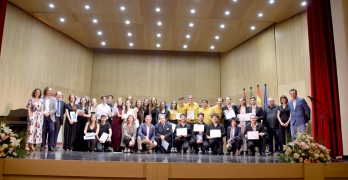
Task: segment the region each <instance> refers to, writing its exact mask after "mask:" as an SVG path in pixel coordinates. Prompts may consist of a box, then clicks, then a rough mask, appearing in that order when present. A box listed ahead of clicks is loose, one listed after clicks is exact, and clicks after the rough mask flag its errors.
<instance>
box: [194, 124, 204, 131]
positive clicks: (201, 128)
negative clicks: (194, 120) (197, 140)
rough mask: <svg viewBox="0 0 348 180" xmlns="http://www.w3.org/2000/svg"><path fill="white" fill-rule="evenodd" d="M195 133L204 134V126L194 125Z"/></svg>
mask: <svg viewBox="0 0 348 180" xmlns="http://www.w3.org/2000/svg"><path fill="white" fill-rule="evenodd" d="M193 131H194V132H199V131H202V132H204V125H203V124H194V125H193Z"/></svg>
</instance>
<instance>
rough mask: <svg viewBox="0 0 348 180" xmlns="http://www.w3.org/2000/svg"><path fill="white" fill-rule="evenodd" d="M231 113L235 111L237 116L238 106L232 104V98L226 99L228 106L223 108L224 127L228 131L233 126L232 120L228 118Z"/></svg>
mask: <svg viewBox="0 0 348 180" xmlns="http://www.w3.org/2000/svg"><path fill="white" fill-rule="evenodd" d="M230 111H234V114H235V115H236V116H237V106H236V105H234V104H233V103H232V102H231V98H230V97H226V105H225V106H223V107H222V112H223V113H222V117H223V118H224V127H225V130H226V131H227V128H228V126H230V124H231V119H227V118H226V114H227V113H229V112H230Z"/></svg>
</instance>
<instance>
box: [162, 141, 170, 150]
mask: <svg viewBox="0 0 348 180" xmlns="http://www.w3.org/2000/svg"><path fill="white" fill-rule="evenodd" d="M162 147H163V148H164V149H165V150H166V151H167V149H168V147H169V143H168V142H167V141H165V140H163V141H162Z"/></svg>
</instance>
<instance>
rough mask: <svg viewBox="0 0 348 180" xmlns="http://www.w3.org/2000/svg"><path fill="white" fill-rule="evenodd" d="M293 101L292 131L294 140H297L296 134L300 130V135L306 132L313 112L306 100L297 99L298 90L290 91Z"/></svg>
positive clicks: (291, 109)
mask: <svg viewBox="0 0 348 180" xmlns="http://www.w3.org/2000/svg"><path fill="white" fill-rule="evenodd" d="M289 93H290V96H291V100H290V101H289V103H288V105H289V110H290V114H291V117H290V129H291V136H292V139H293V140H295V139H296V133H297V131H298V130H299V132H300V133H302V132H305V131H306V124H307V123H308V121H309V119H310V117H311V110H310V108H309V107H308V105H307V102H306V100H304V99H303V98H299V97H297V90H296V89H291V90H290V91H289Z"/></svg>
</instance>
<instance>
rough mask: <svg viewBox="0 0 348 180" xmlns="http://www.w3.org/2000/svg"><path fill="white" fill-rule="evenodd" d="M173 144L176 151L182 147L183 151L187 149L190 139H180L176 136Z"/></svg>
mask: <svg viewBox="0 0 348 180" xmlns="http://www.w3.org/2000/svg"><path fill="white" fill-rule="evenodd" d="M174 144H175V146H176V149H177V150H178V152H180V151H181V149H183V150H184V151H187V149H188V148H189V145H190V141H189V140H186V139H184V138H181V139H180V138H178V137H176V138H175V140H174Z"/></svg>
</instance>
